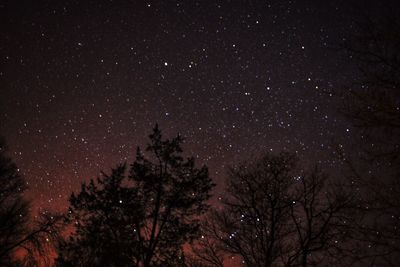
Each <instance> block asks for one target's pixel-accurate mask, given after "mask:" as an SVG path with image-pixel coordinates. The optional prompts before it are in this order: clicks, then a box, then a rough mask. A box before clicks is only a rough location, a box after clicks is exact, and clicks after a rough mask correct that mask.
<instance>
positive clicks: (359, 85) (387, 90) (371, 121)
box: [343, 9, 400, 266]
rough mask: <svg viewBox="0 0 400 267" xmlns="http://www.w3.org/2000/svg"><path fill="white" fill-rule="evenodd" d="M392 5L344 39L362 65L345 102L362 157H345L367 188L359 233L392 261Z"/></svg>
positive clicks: (396, 235)
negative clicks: (358, 140)
mask: <svg viewBox="0 0 400 267" xmlns="http://www.w3.org/2000/svg"><path fill="white" fill-rule="evenodd" d="M393 10H394V9H393ZM393 10H390V11H389V12H387V13H386V14H385V16H381V17H380V18H379V19H377V18H374V17H367V18H366V19H365V20H364V21H362V22H361V23H359V28H358V34H357V35H355V36H352V38H349V39H348V40H347V41H346V42H345V43H344V44H343V48H344V51H345V52H346V53H347V55H348V56H349V57H350V58H351V59H352V60H353V62H354V63H355V64H356V65H357V66H358V68H359V70H360V75H359V77H358V79H357V80H356V82H354V83H353V84H351V85H350V86H349V88H348V89H349V90H348V93H347V94H346V95H345V100H346V101H345V102H344V103H345V106H344V107H343V112H344V114H345V116H346V117H347V118H348V119H349V121H350V122H352V123H353V125H354V126H355V127H356V128H357V129H358V130H359V132H357V135H359V136H361V137H362V142H361V144H359V145H360V147H361V148H362V154H361V156H360V157H358V160H357V161H356V160H354V159H350V158H349V157H346V158H345V159H346V161H347V162H348V163H349V166H350V168H351V179H352V180H353V182H354V183H355V184H357V185H358V187H359V191H360V192H363V193H364V195H363V196H362V198H361V199H360V204H359V206H360V210H361V212H363V213H365V216H364V217H365V219H364V220H361V221H360V229H362V232H361V234H362V236H361V237H360V238H361V239H363V240H365V244H364V246H365V247H368V248H370V249H369V251H370V252H369V254H370V260H371V261H374V262H380V263H381V264H385V265H389V266H390V265H391V266H396V265H397V264H398V262H397V259H398V257H399V255H400V246H399V244H398V242H399V240H400V232H399V229H398V224H399V220H400V179H399V177H400V108H399V107H400V106H399V105H400V30H399V29H400V19H399V17H398V16H397V15H396V14H393ZM359 159H361V160H359Z"/></svg>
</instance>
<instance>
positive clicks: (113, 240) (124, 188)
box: [58, 125, 214, 266]
mask: <svg viewBox="0 0 400 267" xmlns="http://www.w3.org/2000/svg"><path fill="white" fill-rule="evenodd" d="M149 137H150V143H149V144H148V146H147V148H146V153H148V154H149V155H148V156H146V155H145V154H144V153H142V152H141V150H140V149H139V148H138V150H137V154H136V160H135V161H134V163H133V164H132V165H131V166H130V168H129V175H126V174H125V172H126V169H127V168H126V165H121V166H118V167H117V168H116V169H114V170H113V171H112V174H111V175H109V176H108V175H106V174H103V176H102V177H101V178H99V179H98V180H97V182H94V181H93V180H91V181H90V183H89V184H88V185H86V184H83V185H82V189H81V192H80V193H79V194H77V195H75V194H73V195H72V196H71V198H70V210H69V216H68V217H69V221H70V222H71V223H72V225H73V226H74V228H75V231H74V233H73V234H72V235H71V237H70V238H69V239H68V240H66V241H65V242H62V244H61V245H60V259H59V260H58V262H59V265H60V266H67V265H66V264H67V263H69V264H73V266H183V264H184V256H183V245H184V244H185V243H186V242H188V241H190V240H192V239H193V238H195V237H197V235H198V232H199V231H198V229H199V216H201V215H202V214H204V212H205V211H206V210H207V209H208V205H207V204H206V201H207V200H208V199H209V197H210V191H211V189H212V187H213V186H214V185H213V183H212V181H211V179H210V178H209V176H208V170H207V168H206V167H205V166H203V167H201V168H197V167H195V162H194V159H193V158H188V159H184V158H183V157H182V149H181V144H182V141H183V140H182V138H181V137H180V136H177V137H175V138H173V139H171V140H168V139H163V138H162V136H161V131H160V130H159V128H158V126H157V125H156V127H155V128H154V129H153V132H152V134H151V135H150V136H149ZM61 263H62V264H61ZM63 264H64V265H63Z"/></svg>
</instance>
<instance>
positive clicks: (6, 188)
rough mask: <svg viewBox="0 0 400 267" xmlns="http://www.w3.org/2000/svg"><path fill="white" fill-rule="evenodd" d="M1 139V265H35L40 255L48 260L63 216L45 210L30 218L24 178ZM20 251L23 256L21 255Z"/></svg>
mask: <svg viewBox="0 0 400 267" xmlns="http://www.w3.org/2000/svg"><path fill="white" fill-rule="evenodd" d="M6 152H7V147H6V145H5V142H4V140H3V139H0V266H18V265H25V266H29V265H30V266H32V265H33V264H35V263H36V262H37V258H38V256H40V257H41V259H42V260H46V257H42V256H45V254H46V253H47V252H48V249H49V246H50V245H51V243H52V242H51V241H53V240H56V239H58V233H59V229H60V227H61V225H60V221H61V219H60V216H59V215H54V214H50V213H42V214H40V215H39V216H37V220H32V219H31V218H30V210H29V203H28V201H27V200H25V199H24V197H23V193H24V191H25V190H26V183H25V180H24V178H23V177H22V176H21V175H20V174H19V171H18V168H17V166H16V165H15V163H14V162H13V161H12V160H11V159H10V158H9V157H8V156H7V155H6ZM17 251H19V252H20V254H21V255H23V257H22V258H21V257H17V256H16V252H17Z"/></svg>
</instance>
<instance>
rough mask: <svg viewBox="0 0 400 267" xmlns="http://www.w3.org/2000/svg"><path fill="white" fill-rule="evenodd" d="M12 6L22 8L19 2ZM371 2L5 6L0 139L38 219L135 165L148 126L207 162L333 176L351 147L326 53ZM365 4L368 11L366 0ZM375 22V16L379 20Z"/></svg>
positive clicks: (336, 61) (219, 177)
mask: <svg viewBox="0 0 400 267" xmlns="http://www.w3.org/2000/svg"><path fill="white" fill-rule="evenodd" d="M17 2H18V3H17ZM361 2H363V3H362V5H363V6H366V7H370V8H371V9H373V10H376V8H375V6H376V5H379V4H376V3H375V4H372V3H369V2H368V1H316V0H315V1H311V0H310V1H305V0H304V1H301V0H297V1H296V0H293V1H255V0H253V1H250V0H248V1H244V0H235V1H175V0H171V1H150V0H149V1H139V0H138V1H94V0H91V1H90V0H89V1H79V0H75V1H25V2H24V1H5V2H3V1H2V2H1V3H0V29H1V37H0V38H1V39H0V133H1V135H3V136H5V138H6V140H7V143H8V145H9V147H10V151H11V156H12V157H13V159H14V160H15V161H16V163H17V164H18V166H19V168H20V171H21V173H22V174H23V175H24V176H25V177H26V179H27V182H28V184H29V190H28V191H27V194H28V196H29V197H30V198H31V199H32V200H33V201H34V203H35V206H36V207H39V208H53V209H64V208H66V206H67V199H68V197H69V195H70V194H71V192H72V190H77V189H78V188H79V187H80V183H81V182H82V181H84V180H88V179H90V178H95V177H96V176H97V175H98V173H99V171H100V170H104V171H108V170H110V168H111V167H113V166H115V165H116V164H117V163H120V162H123V161H126V160H128V161H132V159H133V157H134V155H135V148H136V146H137V145H140V146H144V145H145V144H146V141H147V135H148V134H149V133H150V131H151V129H152V127H153V126H154V124H155V123H156V122H157V123H159V125H160V128H161V129H162V130H163V131H164V134H165V135H166V136H173V135H175V134H177V133H180V134H182V135H183V136H185V137H186V141H185V145H184V150H185V152H186V153H187V154H188V155H194V156H195V157H196V158H197V159H198V163H200V164H206V165H208V166H209V168H210V174H211V176H212V177H213V179H214V181H215V182H216V183H217V184H219V186H218V187H217V189H216V194H217V195H218V193H219V192H220V190H221V188H222V181H223V180H224V179H225V177H226V168H227V166H229V165H233V164H235V163H237V162H238V161H240V160H243V159H247V158H250V157H253V156H255V155H258V154H259V153H261V152H263V151H273V152H274V151H281V150H289V151H294V152H297V153H299V155H300V156H301V158H303V159H306V161H309V162H312V161H317V162H319V163H321V164H324V165H326V166H328V167H333V168H334V167H335V165H336V164H337V163H336V160H335V157H334V152H335V148H334V144H349V143H351V142H352V140H353V139H352V138H354V135H353V133H352V129H351V126H350V124H349V123H348V122H346V120H345V119H344V118H343V117H342V116H341V115H340V114H339V113H338V111H337V109H338V106H339V104H340V101H341V100H340V98H338V97H337V93H338V91H340V90H341V88H342V87H343V84H345V83H346V82H348V81H351V80H352V79H353V77H354V72H355V71H354V67H353V66H352V65H351V64H347V63H346V64H344V63H343V60H342V59H341V56H340V53H339V52H338V51H337V50H336V49H335V45H337V44H338V43H340V42H341V41H342V40H343V39H344V38H346V37H347V36H348V35H349V34H352V33H353V31H354V23H355V21H356V18H357V16H358V15H359V14H358V12H357V10H358V9H357V8H358V7H359V6H360V5H361ZM371 2H372V1H371ZM378 10H379V9H378Z"/></svg>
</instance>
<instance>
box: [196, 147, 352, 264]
mask: <svg viewBox="0 0 400 267" xmlns="http://www.w3.org/2000/svg"><path fill="white" fill-rule="evenodd" d="M296 164H297V160H296V158H295V157H294V156H293V155H292V154H289V153H282V154H280V155H277V156H273V155H269V154H267V155H265V156H264V157H262V158H261V159H260V160H258V161H256V162H253V163H243V164H242V165H239V167H237V168H234V169H231V171H230V173H229V179H228V185H227V194H226V196H225V198H224V199H223V200H222V204H223V208H222V209H220V210H218V209H215V210H214V211H213V212H212V214H211V215H210V218H209V220H207V221H206V222H205V223H204V225H203V227H202V230H203V232H202V233H203V240H205V241H203V242H200V243H199V246H200V248H196V247H194V248H193V249H194V258H195V259H197V260H198V262H202V263H203V266H222V265H221V255H222V254H225V255H231V256H239V257H240V258H241V259H242V262H243V265H244V266H314V265H318V264H320V265H321V264H322V263H327V262H335V261H336V257H335V254H337V251H338V249H340V247H341V246H342V245H343V243H340V242H342V241H346V235H345V233H346V229H347V226H346V223H345V220H346V219H347V214H346V212H345V211H346V210H347V209H348V208H349V207H351V205H352V199H351V197H350V196H348V195H345V194H341V193H339V191H337V190H336V187H334V186H332V185H330V186H329V187H328V186H327V181H328V178H327V176H326V175H324V174H323V173H321V172H320V171H318V170H317V169H315V170H314V171H312V172H311V173H307V172H305V171H302V170H300V169H298V168H297V167H296ZM210 259H212V260H210ZM318 266H319V265H318Z"/></svg>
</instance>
